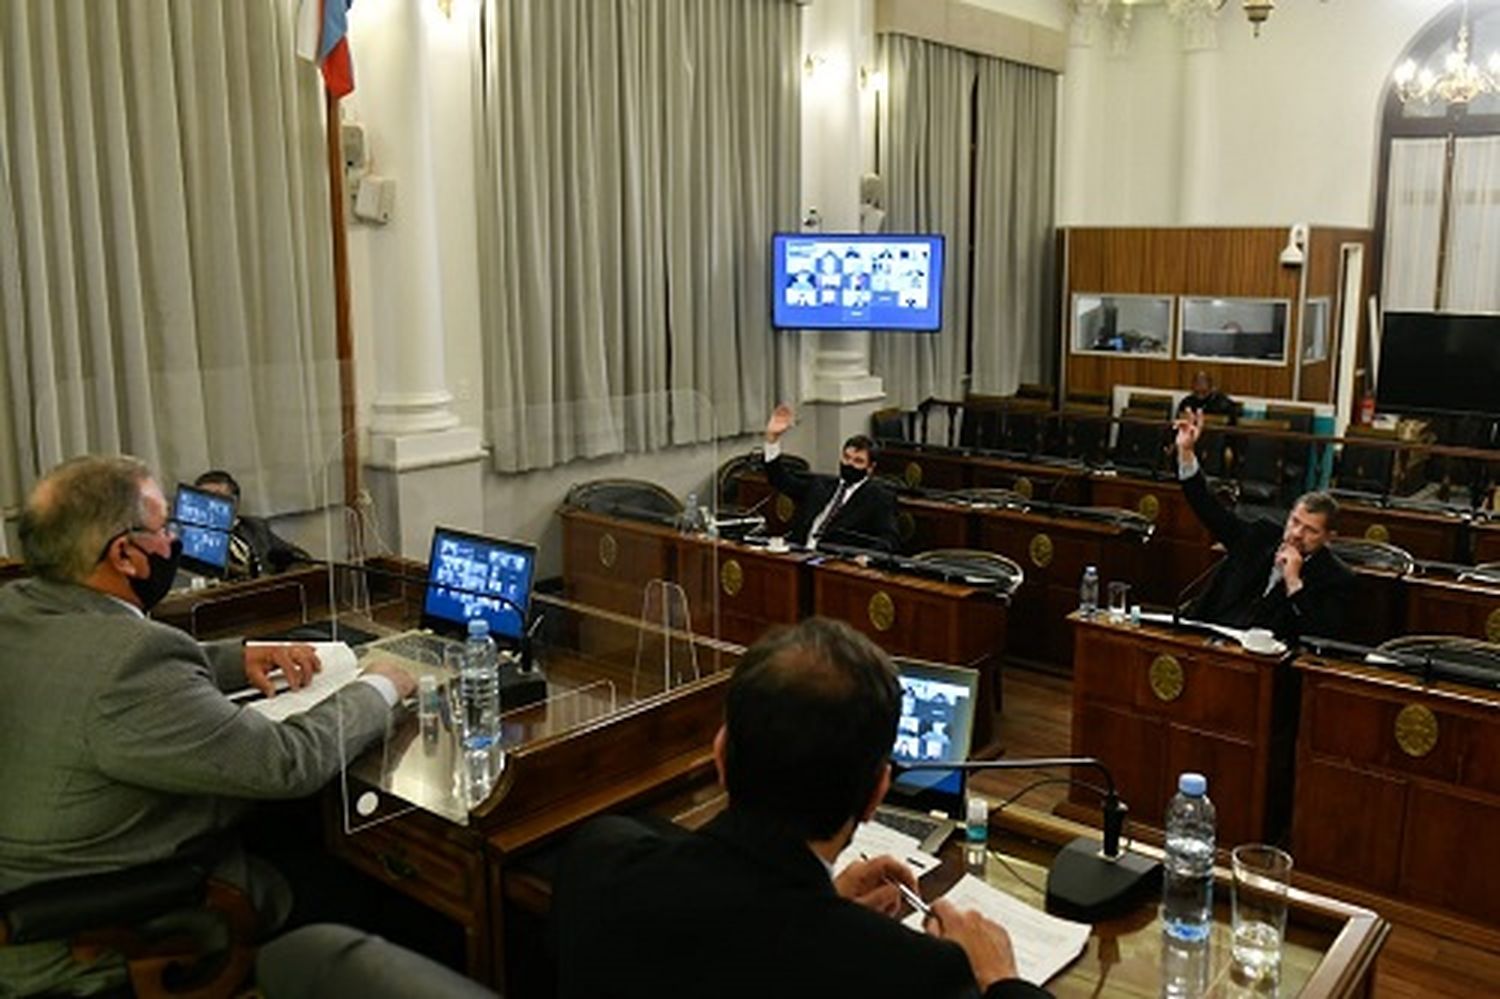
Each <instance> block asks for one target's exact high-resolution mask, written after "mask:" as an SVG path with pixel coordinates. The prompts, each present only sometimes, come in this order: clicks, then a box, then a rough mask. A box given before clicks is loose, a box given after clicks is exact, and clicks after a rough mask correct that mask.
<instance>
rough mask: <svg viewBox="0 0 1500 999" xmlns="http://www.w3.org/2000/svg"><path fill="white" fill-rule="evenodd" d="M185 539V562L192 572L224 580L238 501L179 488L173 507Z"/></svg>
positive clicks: (191, 487)
mask: <svg viewBox="0 0 1500 999" xmlns="http://www.w3.org/2000/svg"><path fill="white" fill-rule="evenodd" d="M172 519H173V520H175V521H177V529H178V534H179V536H180V537H181V539H182V562H183V565H184V566H185V567H186V568H187V569H188V570H189V571H191V572H196V573H200V574H202V575H209V576H221V575H223V574H224V569H225V567H226V566H227V565H228V564H229V532H230V530H231V529H232V528H233V527H234V499H233V498H231V497H228V496H220V495H219V494H218V493H211V492H209V491H207V490H206V489H197V488H195V487H193V486H186V485H179V486H178V487H177V498H176V500H175V501H174V503H173V507H172Z"/></svg>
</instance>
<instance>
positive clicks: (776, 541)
mask: <svg viewBox="0 0 1500 999" xmlns="http://www.w3.org/2000/svg"><path fill="white" fill-rule="evenodd" d="M787 548H788V545H787V543H786V538H783V537H780V536H777V537H774V538H772V539H771V540H770V541H767V542H766V550H767V551H773V552H784V551H786V550H787Z"/></svg>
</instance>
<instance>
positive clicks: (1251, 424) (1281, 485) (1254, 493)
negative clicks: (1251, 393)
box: [1234, 420, 1288, 505]
mask: <svg viewBox="0 0 1500 999" xmlns="http://www.w3.org/2000/svg"><path fill="white" fill-rule="evenodd" d="M1239 425H1240V427H1241V428H1243V429H1254V430H1287V429H1288V426H1287V423H1286V421H1285V420H1241V421H1240V423H1239ZM1285 447H1286V442H1285V441H1284V440H1281V439H1279V438H1276V437H1268V436H1262V435H1259V434H1257V435H1256V436H1254V437H1242V438H1240V445H1239V447H1238V448H1236V457H1235V463H1234V476H1235V478H1236V479H1238V480H1239V483H1240V493H1241V495H1242V496H1243V497H1244V499H1245V500H1246V501H1247V502H1250V503H1256V504H1262V505H1277V504H1280V503H1282V502H1283V501H1284V499H1285V491H1286V489H1285V487H1286V483H1287V478H1286V458H1285V450H1284V449H1285Z"/></svg>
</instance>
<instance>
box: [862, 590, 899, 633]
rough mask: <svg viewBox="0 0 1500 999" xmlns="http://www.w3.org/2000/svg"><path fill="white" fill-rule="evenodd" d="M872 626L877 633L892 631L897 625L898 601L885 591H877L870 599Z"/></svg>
mask: <svg viewBox="0 0 1500 999" xmlns="http://www.w3.org/2000/svg"><path fill="white" fill-rule="evenodd" d="M869 612H870V625H871V626H872V627H873V628H874V629H875V630H876V631H890V630H891V625H893V624H895V623H896V601H894V600H892V599H891V595H890V594H889V593H887V592H885V591H884V590H877V591H875V595H874V596H873V597H871V598H870V607H869Z"/></svg>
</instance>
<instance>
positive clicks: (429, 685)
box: [417, 673, 437, 694]
mask: <svg viewBox="0 0 1500 999" xmlns="http://www.w3.org/2000/svg"><path fill="white" fill-rule="evenodd" d="M417 689H418V690H420V691H421V692H422V693H424V694H426V693H435V692H436V691H437V677H435V676H433V675H432V674H431V673H423V674H422V675H421V676H419V677H417Z"/></svg>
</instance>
